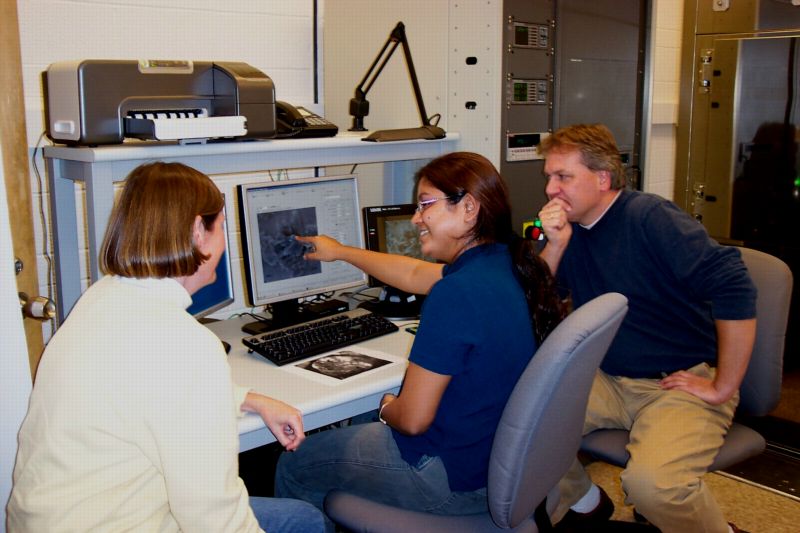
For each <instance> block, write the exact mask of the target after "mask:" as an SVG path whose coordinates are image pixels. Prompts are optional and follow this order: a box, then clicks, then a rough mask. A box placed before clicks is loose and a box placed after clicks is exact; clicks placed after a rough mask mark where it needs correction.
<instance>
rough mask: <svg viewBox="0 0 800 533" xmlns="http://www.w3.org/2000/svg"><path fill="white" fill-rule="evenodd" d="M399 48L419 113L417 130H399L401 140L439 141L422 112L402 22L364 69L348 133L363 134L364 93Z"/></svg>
mask: <svg viewBox="0 0 800 533" xmlns="http://www.w3.org/2000/svg"><path fill="white" fill-rule="evenodd" d="M399 45H402V46H403V55H404V56H405V58H406V67H407V68H408V74H409V77H410V78H411V85H412V86H413V88H414V97H415V99H416V102H417V110H418V111H419V116H420V120H421V121H422V127H421V128H414V129H410V130H403V131H404V132H406V133H405V134H402V135H401V137H403V138H412V139H414V138H436V139H441V138H442V137H444V136H445V133H444V130H442V129H441V128H439V127H437V126H435V125H431V122H430V118H428V115H427V113H426V111H425V103H424V102H423V101H422V91H421V90H420V87H419V81H418V80H417V72H416V70H415V69H414V60H413V59H412V58H411V50H410V48H409V46H408V39H407V38H406V28H405V25H404V24H403V23H402V22H398V23H397V26H395V27H394V29H393V30H392V32H391V33H390V34H389V37H388V39H386V42H385V43H384V45H383V47H382V48H381V50H380V52H378V55H377V56H376V57H375V60H374V61H373V62H372V64H371V65H370V67H369V69H367V73H366V74H364V78H363V79H362V80H361V83H359V84H358V87H356V90H355V95H354V97H353V98H351V99H350V114H351V115H352V116H353V127H351V128H350V131H366V128H365V127H364V117H365V116H367V115H369V102H368V101H367V93H368V92H369V90H370V89H371V88H372V85H373V84H374V83H375V80H377V79H378V76H379V75H380V73H381V72H382V71H383V69H384V67H385V66H386V63H387V62H388V61H389V59H390V58H391V57H392V54H394V51H395V50H397V47H398V46H399ZM437 122H438V121H437ZM397 131H400V130H397ZM376 133H378V132H376ZM373 135H374V134H373ZM365 140H402V139H401V138H380V139H374V138H373V139H365Z"/></svg>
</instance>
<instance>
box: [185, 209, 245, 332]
mask: <svg viewBox="0 0 800 533" xmlns="http://www.w3.org/2000/svg"><path fill="white" fill-rule="evenodd" d="M224 214H225V213H224V211H223V216H224ZM222 228H223V230H224V231H225V251H224V252H223V253H222V256H221V257H220V258H219V263H218V264H217V270H216V273H217V278H216V279H215V280H214V282H213V283H211V284H209V285H206V286H205V287H203V288H201V289H200V290H199V291H197V292H196V293H194V294H192V305H190V306H189V308H188V309H187V311H188V312H189V314H191V315H193V316H194V317H195V318H198V319H199V318H203V317H204V316H206V315H209V314H211V313H213V312H215V311H218V310H220V309H222V308H223V307H225V306H226V305H229V304H230V303H231V302H233V299H234V292H233V272H232V269H231V260H230V252H229V250H230V246H229V245H228V225H227V224H226V223H225V222H223V225H222Z"/></svg>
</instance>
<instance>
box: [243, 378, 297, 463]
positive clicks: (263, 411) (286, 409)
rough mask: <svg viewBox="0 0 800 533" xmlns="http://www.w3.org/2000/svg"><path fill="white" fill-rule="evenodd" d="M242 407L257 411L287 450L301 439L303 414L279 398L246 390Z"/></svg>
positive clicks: (253, 411) (252, 411)
mask: <svg viewBox="0 0 800 533" xmlns="http://www.w3.org/2000/svg"><path fill="white" fill-rule="evenodd" d="M242 409H243V410H245V411H250V412H251V413H258V415H259V416H260V417H261V419H262V420H263V421H264V424H266V425H267V428H269V430H270V431H271V432H272V434H273V435H275V438H276V439H277V440H278V442H280V443H281V445H282V446H283V447H284V448H286V450H287V451H290V452H293V451H295V450H296V449H297V448H298V446H300V443H301V442H303V439H305V438H306V436H305V433H303V414H302V413H301V412H300V411H298V410H297V409H295V408H294V407H292V406H291V405H288V404H285V403H283V402H282V401H280V400H275V399H273V398H269V397H267V396H264V395H263V394H258V393H256V392H248V393H247V397H246V398H245V401H244V404H242Z"/></svg>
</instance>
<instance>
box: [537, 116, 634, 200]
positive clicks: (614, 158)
mask: <svg viewBox="0 0 800 533" xmlns="http://www.w3.org/2000/svg"><path fill="white" fill-rule="evenodd" d="M572 150H577V151H578V152H580V154H581V160H582V162H583V164H584V165H586V167H587V168H589V170H592V171H593V172H598V171H600V170H605V171H607V172H609V173H610V174H611V188H612V189H622V188H623V187H625V181H626V180H625V167H623V166H622V158H621V157H620V155H619V148H618V147H617V142H616V141H615V140H614V135H613V134H612V133H611V130H609V129H608V128H607V127H606V126H604V125H603V124H574V125H572V126H566V127H564V128H561V129H559V130H558V131H556V132H555V133H554V134H552V135H550V136H549V137H546V138H545V139H544V140H542V142H541V143H540V144H539V147H538V152H539V153H540V154H541V155H543V156H544V157H545V158H546V157H547V154H549V153H551V152H568V151H572Z"/></svg>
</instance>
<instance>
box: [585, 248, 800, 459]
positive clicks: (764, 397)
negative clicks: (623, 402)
mask: <svg viewBox="0 0 800 533" xmlns="http://www.w3.org/2000/svg"><path fill="white" fill-rule="evenodd" d="M739 251H740V252H741V253H742V260H743V261H744V263H745V265H746V266H747V270H748V271H749V272H750V277H751V278H752V279H753V283H755V286H756V288H757V289H758V300H757V302H756V318H757V325H756V340H755V345H754V346H753V355H752V357H751V358H750V364H749V366H748V367H747V373H746V374H745V376H744V379H743V380H742V385H741V387H740V389H739V397H740V399H739V407H738V409H737V413H739V414H746V415H751V416H765V415H766V414H768V413H769V412H770V411H772V410H773V409H774V408H775V406H776V405H777V404H778V400H779V399H780V392H781V379H782V375H783V346H784V341H785V338H786V324H787V322H788V319H789V304H790V299H791V295H792V272H791V270H789V267H788V266H786V263H784V262H783V261H781V260H780V259H778V258H777V257H774V256H771V255H769V254H765V253H764V252H759V251H758V250H753V249H751V248H739ZM627 445H628V431H626V430H623V429H598V430H595V431H593V432H591V433H589V434H588V435H586V436H585V437H584V438H583V441H582V442H581V451H583V452H586V453H588V454H589V455H590V456H591V457H593V458H594V459H598V460H601V461H605V462H607V463H611V464H613V465H617V466H622V467H624V466H625V465H626V464H627V463H628V459H629V458H630V456H629V455H628V451H627V449H626V446H627ZM765 448H766V441H765V440H764V437H762V436H761V435H760V434H759V433H758V432H756V431H754V430H753V429H751V428H749V427H747V426H745V425H743V424H740V423H737V422H734V423H733V425H732V426H731V428H730V430H729V431H728V434H727V435H726V436H725V442H724V443H723V445H722V447H721V448H720V450H719V453H718V454H717V457H716V458H715V459H714V462H713V463H712V464H711V466H710V467H709V469H708V470H709V472H711V471H714V470H722V469H724V468H727V467H729V466H732V465H735V464H736V463H739V462H741V461H744V460H745V459H747V458H749V457H753V456H755V455H758V454H760V453H761V452H763V451H764V449H765Z"/></svg>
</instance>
